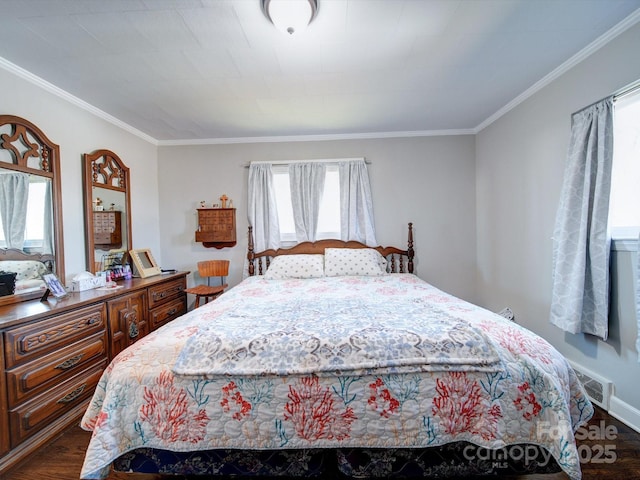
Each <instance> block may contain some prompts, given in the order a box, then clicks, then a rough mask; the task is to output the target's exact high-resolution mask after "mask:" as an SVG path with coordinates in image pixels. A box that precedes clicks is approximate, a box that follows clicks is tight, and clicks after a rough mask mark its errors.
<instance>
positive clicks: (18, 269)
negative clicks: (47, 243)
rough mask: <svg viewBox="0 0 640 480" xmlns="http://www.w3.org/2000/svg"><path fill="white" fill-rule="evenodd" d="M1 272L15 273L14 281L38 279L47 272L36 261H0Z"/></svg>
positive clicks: (45, 267) (43, 266)
mask: <svg viewBox="0 0 640 480" xmlns="http://www.w3.org/2000/svg"><path fill="white" fill-rule="evenodd" d="M2 270H4V271H5V272H15V273H17V275H16V281H17V280H33V279H39V278H41V275H43V274H45V273H47V272H48V271H49V270H48V269H47V266H46V265H45V264H44V263H42V262H38V261H37V260H2V261H0V271H2Z"/></svg>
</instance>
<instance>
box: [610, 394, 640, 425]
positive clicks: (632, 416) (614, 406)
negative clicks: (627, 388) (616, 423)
mask: <svg viewBox="0 0 640 480" xmlns="http://www.w3.org/2000/svg"><path fill="white" fill-rule="evenodd" d="M609 415H611V416H612V417H614V418H616V419H618V420H620V421H621V422H622V423H624V424H626V425H628V426H629V427H631V428H633V429H634V430H635V431H636V432H639V433H640V410H638V409H637V408H635V407H633V406H631V405H629V404H628V403H626V402H623V401H622V400H620V399H619V398H618V397H616V396H615V395H612V396H611V402H610V403H609Z"/></svg>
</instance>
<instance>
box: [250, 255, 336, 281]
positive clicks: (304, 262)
mask: <svg viewBox="0 0 640 480" xmlns="http://www.w3.org/2000/svg"><path fill="white" fill-rule="evenodd" d="M318 277H324V258H323V255H321V254H299V255H279V256H277V257H274V258H273V260H271V263H270V264H269V268H267V271H266V272H265V274H264V275H263V276H262V278H266V279H270V280H274V279H283V278H318Z"/></svg>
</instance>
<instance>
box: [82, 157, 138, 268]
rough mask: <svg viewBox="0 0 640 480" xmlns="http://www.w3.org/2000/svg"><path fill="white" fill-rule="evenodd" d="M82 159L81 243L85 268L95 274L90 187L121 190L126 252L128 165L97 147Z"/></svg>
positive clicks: (129, 243) (129, 244) (128, 237)
mask: <svg viewBox="0 0 640 480" xmlns="http://www.w3.org/2000/svg"><path fill="white" fill-rule="evenodd" d="M82 158H83V162H82V163H83V170H84V188H83V190H84V214H85V215H84V216H85V222H84V225H85V245H86V255H87V270H88V271H89V272H91V273H96V267H95V250H96V248H95V243H94V241H93V189H94V188H96V187H97V188H104V189H107V190H114V191H117V192H123V193H124V196H125V200H124V203H125V209H126V212H123V213H124V215H123V221H124V222H125V227H126V237H125V238H126V242H127V248H126V249H127V251H128V250H131V249H132V248H133V246H132V235H131V195H130V189H129V167H127V166H126V165H125V164H124V162H123V161H122V160H121V159H120V157H119V156H118V155H116V154H115V153H114V152H112V151H111V150H106V149H101V150H95V151H94V152H92V153H85V154H83V155H82Z"/></svg>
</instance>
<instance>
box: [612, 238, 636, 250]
mask: <svg viewBox="0 0 640 480" xmlns="http://www.w3.org/2000/svg"><path fill="white" fill-rule="evenodd" d="M611 251H614V252H637V251H638V239H637V238H612V239H611Z"/></svg>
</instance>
